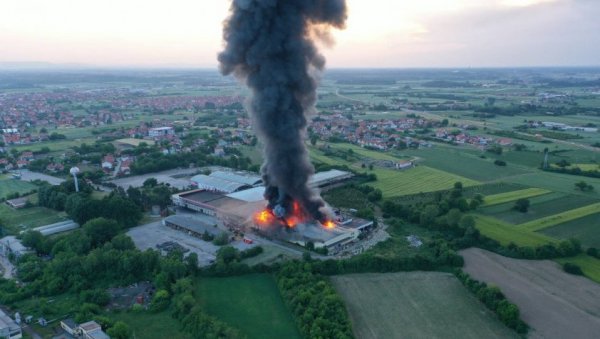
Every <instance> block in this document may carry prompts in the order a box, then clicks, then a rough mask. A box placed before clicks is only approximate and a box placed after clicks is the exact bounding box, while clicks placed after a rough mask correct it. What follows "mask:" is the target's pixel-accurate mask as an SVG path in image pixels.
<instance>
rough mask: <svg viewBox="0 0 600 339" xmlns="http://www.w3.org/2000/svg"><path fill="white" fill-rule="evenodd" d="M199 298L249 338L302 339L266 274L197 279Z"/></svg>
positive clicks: (213, 311) (219, 316) (209, 308)
mask: <svg viewBox="0 0 600 339" xmlns="http://www.w3.org/2000/svg"><path fill="white" fill-rule="evenodd" d="M197 292H198V301H199V302H200V304H201V305H202V307H203V308H204V310H205V311H206V312H207V313H208V314H210V315H212V316H215V317H217V318H219V319H221V320H222V321H225V322H227V323H228V324H230V325H231V326H233V327H235V328H237V329H239V330H240V331H242V332H243V333H244V334H245V335H247V336H248V338H257V339H261V338H274V339H275V338H276V339H279V338H286V339H287V338H289V339H293V338H300V334H299V333H298V330H297V329H296V325H295V324H294V321H293V319H292V316H291V314H290V312H289V311H288V309H287V308H286V306H285V304H284V303H283V300H282V299H281V296H280V295H279V292H278V288H277V285H276V284H275V280H274V278H273V277H271V276H270V275H267V274H254V275H244V276H238V277H228V278H202V279H200V280H199V281H198V289H197Z"/></svg>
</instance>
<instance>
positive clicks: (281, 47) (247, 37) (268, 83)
mask: <svg viewBox="0 0 600 339" xmlns="http://www.w3.org/2000/svg"><path fill="white" fill-rule="evenodd" d="M230 12H231V14H230V16H229V18H228V19H227V20H226V21H225V24H224V30H223V39H224V41H225V49H224V51H223V52H221V53H220V54H219V57H218V58H219V62H220V69H221V73H223V74H224V75H229V74H234V75H235V76H236V77H237V78H238V79H240V80H241V81H243V82H244V83H245V84H246V85H247V86H248V87H250V89H251V90H252V97H251V99H250V102H249V110H250V113H251V116H252V119H253V126H254V129H255V130H256V131H257V133H258V135H259V137H260V138H261V140H262V142H263V143H264V145H265V148H264V155H265V162H264V164H263V166H262V174H263V178H264V181H265V185H266V186H267V189H266V190H265V197H266V198H267V199H268V200H269V201H270V202H271V204H273V202H275V203H276V202H280V203H284V202H285V201H287V200H290V199H289V198H291V199H293V200H296V201H298V202H299V203H300V205H301V206H302V208H303V209H304V212H306V213H308V214H309V215H311V216H312V217H313V218H314V219H316V220H319V221H323V220H324V219H325V218H326V216H325V214H324V213H325V211H324V206H325V203H324V201H323V200H322V199H321V197H320V196H319V194H318V192H316V191H314V190H312V189H311V188H310V187H309V186H308V184H307V183H308V179H309V177H310V176H311V175H312V174H313V173H314V167H313V166H312V164H311V163H310V161H309V158H308V153H307V150H306V147H305V144H304V138H305V135H306V124H307V116H309V115H311V114H312V113H314V111H315V101H316V97H317V94H316V89H317V80H318V76H319V74H320V72H321V71H322V70H323V68H324V66H325V59H324V57H323V56H322V55H321V54H320V53H319V51H318V49H317V47H316V45H315V39H324V40H327V39H326V37H327V36H328V35H327V30H328V28H330V27H335V28H343V27H344V25H345V22H346V17H347V14H346V2H345V0H233V2H232V5H231V8H230ZM272 207H273V206H272ZM284 207H286V206H284Z"/></svg>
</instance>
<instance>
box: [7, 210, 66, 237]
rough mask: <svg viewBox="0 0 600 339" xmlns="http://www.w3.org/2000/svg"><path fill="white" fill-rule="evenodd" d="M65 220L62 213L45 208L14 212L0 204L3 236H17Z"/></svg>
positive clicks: (64, 215)
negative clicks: (21, 232) (27, 230)
mask: <svg viewBox="0 0 600 339" xmlns="http://www.w3.org/2000/svg"><path fill="white" fill-rule="evenodd" d="M66 219H67V218H66V214H65V213H64V212H57V211H55V210H52V209H49V208H45V207H38V206H35V207H29V208H22V209H18V210H15V209H12V208H10V207H8V206H7V205H6V204H0V221H1V222H2V225H3V231H4V233H5V234H17V233H19V232H20V231H23V230H26V229H30V228H33V227H38V226H44V225H48V224H53V223H55V222H59V221H63V220H66Z"/></svg>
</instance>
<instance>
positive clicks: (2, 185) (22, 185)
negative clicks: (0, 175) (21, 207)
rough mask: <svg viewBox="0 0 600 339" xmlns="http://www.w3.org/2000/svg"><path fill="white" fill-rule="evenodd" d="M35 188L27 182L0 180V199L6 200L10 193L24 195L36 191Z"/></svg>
mask: <svg viewBox="0 0 600 339" xmlns="http://www.w3.org/2000/svg"><path fill="white" fill-rule="evenodd" d="M36 188H37V186H36V185H34V184H32V183H30V182H28V181H21V180H16V179H1V180H0V198H6V196H7V195H9V194H11V193H16V192H18V193H25V192H30V191H31V190H34V189H36Z"/></svg>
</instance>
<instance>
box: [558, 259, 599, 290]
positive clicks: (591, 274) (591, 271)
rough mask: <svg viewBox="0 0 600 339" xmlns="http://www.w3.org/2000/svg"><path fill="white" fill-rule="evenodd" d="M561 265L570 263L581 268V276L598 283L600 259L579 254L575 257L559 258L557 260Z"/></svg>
mask: <svg viewBox="0 0 600 339" xmlns="http://www.w3.org/2000/svg"><path fill="white" fill-rule="evenodd" d="M556 261H558V262H559V263H561V264H564V263H567V262H570V263H572V264H575V265H577V266H579V267H581V270H582V271H583V274H585V276H586V277H588V278H590V279H592V280H594V281H595V282H597V283H600V259H597V258H593V257H590V256H589V255H585V254H580V255H578V256H576V257H571V258H560V259H557V260H556Z"/></svg>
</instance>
